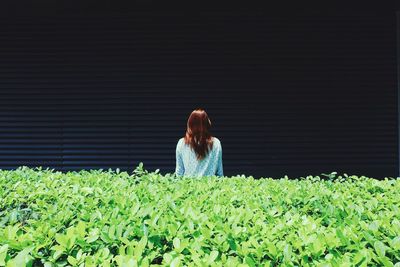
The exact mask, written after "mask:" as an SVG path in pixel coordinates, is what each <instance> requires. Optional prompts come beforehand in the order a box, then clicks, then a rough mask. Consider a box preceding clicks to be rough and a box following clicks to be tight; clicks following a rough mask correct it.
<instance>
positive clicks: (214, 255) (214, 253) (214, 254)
mask: <svg viewBox="0 0 400 267" xmlns="http://www.w3.org/2000/svg"><path fill="white" fill-rule="evenodd" d="M218 254H219V253H218V251H216V250H213V251H211V253H210V257H209V258H208V263H209V264H211V263H213V262H214V261H215V260H216V259H217V257H218Z"/></svg>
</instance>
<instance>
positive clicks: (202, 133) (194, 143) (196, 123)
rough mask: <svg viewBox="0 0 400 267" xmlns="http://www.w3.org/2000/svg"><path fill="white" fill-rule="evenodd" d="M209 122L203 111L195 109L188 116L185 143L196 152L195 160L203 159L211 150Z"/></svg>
mask: <svg viewBox="0 0 400 267" xmlns="http://www.w3.org/2000/svg"><path fill="white" fill-rule="evenodd" d="M210 128H211V121H210V119H209V118H208V115H207V113H206V112H205V110H204V109H195V110H194V111H193V112H192V113H191V114H190V116H189V119H188V121H187V128H186V134H185V143H186V144H188V145H190V147H191V148H193V150H194V151H195V152H196V156H197V159H199V160H201V159H203V158H205V157H206V156H207V154H208V152H209V151H210V149H211V148H212V144H213V143H212V136H211V133H210Z"/></svg>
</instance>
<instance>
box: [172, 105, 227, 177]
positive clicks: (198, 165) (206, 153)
mask: <svg viewBox="0 0 400 267" xmlns="http://www.w3.org/2000/svg"><path fill="white" fill-rule="evenodd" d="M210 127H211V121H210V119H209V118H208V115H207V113H206V112H205V111H204V110H203V109H196V110H194V111H193V112H192V113H191V114H190V116H189V119H188V121H187V129H186V134H185V137H182V138H181V139H179V141H178V144H177V145H176V169H175V173H176V175H177V176H190V177H195V176H212V175H217V176H224V171H223V168H222V146H221V142H220V141H219V139H218V138H216V137H213V136H211V134H210Z"/></svg>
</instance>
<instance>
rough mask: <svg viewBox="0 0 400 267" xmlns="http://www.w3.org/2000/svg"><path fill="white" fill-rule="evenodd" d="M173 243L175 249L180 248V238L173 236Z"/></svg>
mask: <svg viewBox="0 0 400 267" xmlns="http://www.w3.org/2000/svg"><path fill="white" fill-rule="evenodd" d="M172 242H173V244H174V247H175V248H176V249H180V247H181V240H180V239H179V238H178V237H175V238H174V240H173V241H172Z"/></svg>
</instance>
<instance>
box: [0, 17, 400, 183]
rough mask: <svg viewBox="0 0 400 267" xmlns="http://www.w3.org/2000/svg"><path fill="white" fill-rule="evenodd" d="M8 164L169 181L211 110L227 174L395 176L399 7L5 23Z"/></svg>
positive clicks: (1, 154) (2, 163)
mask: <svg viewBox="0 0 400 267" xmlns="http://www.w3.org/2000/svg"><path fill="white" fill-rule="evenodd" d="M0 25H1V26H0V31H1V33H0V168H4V169H9V168H16V167H18V166H21V165H28V166H43V167H51V168H56V169H60V170H79V169H83V168H103V169H104V168H105V169H108V168H121V169H128V170H132V169H133V168H134V167H135V166H136V165H137V164H138V163H139V162H140V161H142V162H144V165H145V167H146V168H147V169H150V170H154V169H157V168H159V169H160V170H161V172H163V173H165V172H173V171H174V168H175V146H176V142H177V140H178V139H179V138H180V137H181V136H183V134H184V131H185V126H186V120H187V117H188V115H189V114H190V112H191V111H192V110H193V109H194V108H196V107H204V108H205V109H206V110H207V112H208V114H209V116H210V117H211V120H212V122H213V126H214V127H213V132H214V135H215V136H217V137H219V139H220V140H221V142H222V146H223V160H224V169H225V173H226V175H234V174H246V175H254V176H256V177H260V176H263V177H270V176H273V177H278V176H283V175H285V174H288V175H289V176H304V175H308V174H320V173H321V172H331V171H338V172H346V173H348V174H359V175H367V176H373V177H384V176H397V174H398V140H397V127H398V124H397V119H398V117H397V80H396V79H397V67H396V15H395V12H387V13H379V14H377V15H373V14H362V13H360V14H339V13H335V14H323V13H317V14H311V15H310V14H307V15H306V14H293V13H290V14H289V13H279V14H274V13H273V12H269V13H263V12H261V11H257V10H254V12H251V11H249V10H246V11H240V10H239V9H238V10H236V11H235V12H233V11H232V10H231V11H226V10H225V11H224V9H219V10H214V11H208V12H205V11H203V12H197V13H196V12H191V13H186V14H185V13H181V12H154V10H152V9H143V10H140V11H131V12H123V13H119V14H116V13H112V12H111V13H110V14H107V13H102V14H96V13H90V14H89V13H77V14H58V15H57V16H55V15H49V14H46V15H44V16H29V15H27V14H24V15H19V16H9V17H7V16H3V17H2V18H0Z"/></svg>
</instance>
